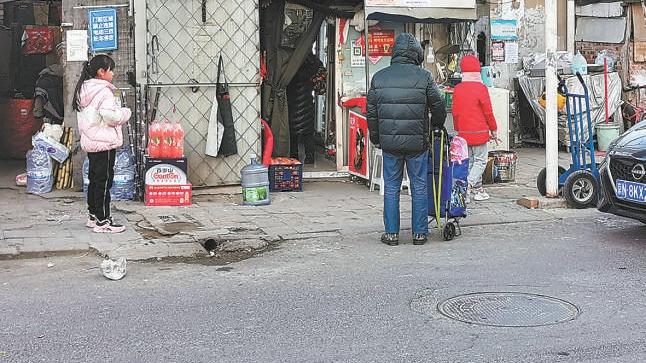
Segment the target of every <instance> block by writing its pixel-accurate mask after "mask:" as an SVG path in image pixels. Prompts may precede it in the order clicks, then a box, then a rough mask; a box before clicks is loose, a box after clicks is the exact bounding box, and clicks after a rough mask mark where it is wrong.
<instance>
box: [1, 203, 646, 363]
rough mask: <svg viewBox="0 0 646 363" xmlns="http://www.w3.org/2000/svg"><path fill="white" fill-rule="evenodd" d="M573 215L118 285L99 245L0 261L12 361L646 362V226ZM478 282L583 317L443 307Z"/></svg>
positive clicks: (180, 269) (5, 345)
mask: <svg viewBox="0 0 646 363" xmlns="http://www.w3.org/2000/svg"><path fill="white" fill-rule="evenodd" d="M563 213H566V214H567V213H569V214H567V215H568V216H569V217H568V218H566V219H564V220H562V221H554V222H549V223H523V224H509V225H502V226H486V227H471V228H468V229H465V230H464V235H463V236H461V237H459V238H457V239H456V240H454V241H452V242H440V241H439V239H440V238H439V235H437V234H436V235H434V236H433V237H434V238H433V240H432V241H431V242H430V243H429V244H427V245H425V246H421V247H420V246H413V245H412V244H411V243H410V241H406V242H405V243H404V244H403V245H400V246H397V247H388V246H385V245H382V244H380V243H378V242H376V241H377V240H378V234H377V233H375V234H370V235H359V236H348V237H346V238H344V239H343V240H304V241H298V242H290V243H288V244H284V245H282V246H280V248H278V249H277V250H274V251H271V252H266V253H264V254H262V255H259V256H257V257H254V258H251V259H248V260H245V261H241V262H237V263H233V264H230V265H228V266H226V267H222V266H204V265H199V264H184V263H168V262H159V263H131V264H130V265H129V271H128V275H127V276H126V277H125V278H124V279H123V280H121V281H108V280H106V279H104V278H103V277H102V276H101V275H100V273H99V270H98V267H97V266H98V264H99V262H100V260H99V259H97V258H95V257H92V256H85V257H83V256H71V257H59V258H51V259H34V260H21V261H0V311H1V312H2V314H0V362H104V361H120V362H498V361H500V362H561V361H576V362H644V361H646V319H645V318H644V317H645V316H646V287H645V284H644V282H645V281H646V226H643V225H642V224H640V223H637V222H632V221H629V220H625V219H619V218H615V217H612V216H606V215H601V214H599V213H597V212H595V211H582V212H581V211H576V213H575V212H571V211H567V212H566V211H564V212H563ZM48 262H52V263H54V266H53V267H47V264H48ZM475 292H524V293H532V294H540V295H547V296H551V297H555V298H558V299H562V300H565V301H567V302H569V303H572V304H574V305H575V306H576V307H577V308H578V313H577V314H576V315H575V317H574V319H573V320H570V321H567V322H564V323H560V324H554V325H548V326H540V327H493V326H482V325H473V324H467V323H463V322H460V321H456V320H453V319H450V318H447V317H445V316H444V315H442V314H440V313H439V312H438V310H437V304H438V303H439V302H441V301H443V300H445V299H447V298H450V297H453V296H456V295H460V294H466V293H475ZM468 310H469V307H468V306H467V307H465V311H468ZM534 317H535V316H534Z"/></svg>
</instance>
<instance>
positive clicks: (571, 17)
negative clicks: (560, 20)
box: [566, 0, 576, 54]
mask: <svg viewBox="0 0 646 363" xmlns="http://www.w3.org/2000/svg"><path fill="white" fill-rule="evenodd" d="M566 14H567V51H568V53H570V54H574V34H575V31H576V29H575V24H576V6H575V5H574V0H567V12H566Z"/></svg>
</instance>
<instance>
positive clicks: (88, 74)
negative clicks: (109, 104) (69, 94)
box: [72, 54, 115, 111]
mask: <svg viewBox="0 0 646 363" xmlns="http://www.w3.org/2000/svg"><path fill="white" fill-rule="evenodd" d="M114 67H115V63H114V60H113V59H112V58H110V57H109V56H107V55H105V54H99V55H96V56H94V58H92V60H91V61H89V62H85V63H84V64H83V71H82V72H81V78H79V81H78V83H76V89H75V90H74V98H73V99H72V108H73V109H74V111H81V87H83V82H85V81H87V80H88V79H92V78H94V77H96V73H97V72H98V71H99V69H103V70H106V71H107V70H114Z"/></svg>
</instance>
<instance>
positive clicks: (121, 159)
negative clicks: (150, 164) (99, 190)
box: [110, 147, 135, 200]
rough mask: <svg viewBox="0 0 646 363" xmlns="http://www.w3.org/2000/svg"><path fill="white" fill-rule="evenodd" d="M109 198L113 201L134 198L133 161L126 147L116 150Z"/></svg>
mask: <svg viewBox="0 0 646 363" xmlns="http://www.w3.org/2000/svg"><path fill="white" fill-rule="evenodd" d="M110 196H111V198H112V199H114V200H132V199H133V198H134V197H135V160H134V157H133V156H132V153H131V152H130V149H129V148H127V147H124V148H121V149H119V150H117V156H116V158H115V162H114V182H113V183H112V188H110Z"/></svg>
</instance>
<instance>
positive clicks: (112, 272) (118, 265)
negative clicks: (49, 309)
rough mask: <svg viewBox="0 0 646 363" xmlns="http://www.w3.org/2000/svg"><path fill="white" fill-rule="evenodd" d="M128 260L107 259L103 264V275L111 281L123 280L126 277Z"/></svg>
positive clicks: (121, 258)
mask: <svg viewBox="0 0 646 363" xmlns="http://www.w3.org/2000/svg"><path fill="white" fill-rule="evenodd" d="M126 264H127V263H126V259H125V258H124V257H119V259H117V260H116V261H115V260H112V259H107V260H103V262H101V273H102V274H103V276H105V277H106V278H108V279H110V280H121V279H122V278H123V277H124V276H126Z"/></svg>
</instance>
